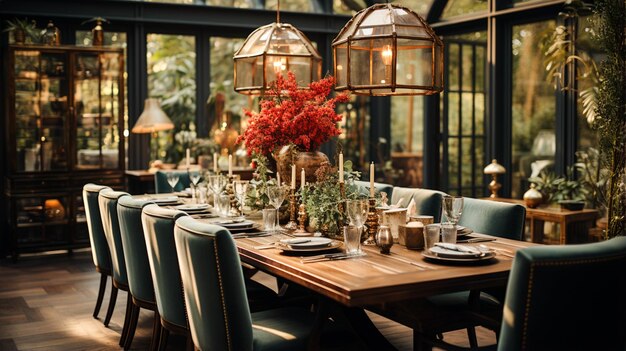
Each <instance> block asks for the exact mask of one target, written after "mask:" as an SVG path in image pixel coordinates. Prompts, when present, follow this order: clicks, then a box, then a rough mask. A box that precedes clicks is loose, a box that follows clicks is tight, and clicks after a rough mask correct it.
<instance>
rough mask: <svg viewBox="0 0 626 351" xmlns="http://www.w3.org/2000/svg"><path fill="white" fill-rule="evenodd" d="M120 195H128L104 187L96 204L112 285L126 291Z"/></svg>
mask: <svg viewBox="0 0 626 351" xmlns="http://www.w3.org/2000/svg"><path fill="white" fill-rule="evenodd" d="M122 196H130V195H129V194H128V193H125V192H123V191H114V190H111V189H104V190H102V191H100V195H99V196H98V204H99V205H100V216H101V217H102V227H103V228H104V234H105V235H106V239H107V243H108V244H109V250H110V251H111V265H112V267H113V286H115V287H116V288H117V289H118V290H122V291H126V292H128V275H127V274H126V261H125V260H124V246H123V244H122V237H121V233H120V223H119V218H118V216H117V202H118V200H119V198H120V197H122ZM131 305H132V299H131V295H130V294H128V298H127V300H126V315H125V317H124V326H123V327H122V335H121V337H120V343H119V344H120V346H123V345H124V343H125V341H126V337H127V336H128V328H129V323H130V320H131V316H130V312H131V311H132V308H131Z"/></svg>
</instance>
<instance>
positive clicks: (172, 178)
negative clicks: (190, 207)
mask: <svg viewBox="0 0 626 351" xmlns="http://www.w3.org/2000/svg"><path fill="white" fill-rule="evenodd" d="M179 178H180V176H179V175H178V173H176V172H169V173H167V183H168V184H169V185H170V186H171V187H172V192H174V187H176V184H178V179H179Z"/></svg>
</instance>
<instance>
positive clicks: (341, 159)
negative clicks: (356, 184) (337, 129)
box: [339, 152, 343, 183]
mask: <svg viewBox="0 0 626 351" xmlns="http://www.w3.org/2000/svg"><path fill="white" fill-rule="evenodd" d="M339 183H343V152H340V153H339Z"/></svg>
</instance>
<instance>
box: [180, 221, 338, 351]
mask: <svg viewBox="0 0 626 351" xmlns="http://www.w3.org/2000/svg"><path fill="white" fill-rule="evenodd" d="M174 236H175V239H176V250H177V252H178V257H179V263H180V270H181V277H182V281H183V287H184V291H185V307H186V309H187V315H188V317H189V325H190V330H191V336H192V338H193V342H194V345H195V347H196V348H197V349H199V350H306V349H307V345H308V342H309V335H310V333H311V331H312V329H313V327H314V325H315V324H314V323H315V317H314V315H313V313H311V312H310V310H308V309H305V308H301V307H282V308H279V309H272V310H266V311H262V312H255V313H252V314H251V313H250V309H249V307H248V303H247V294H246V285H245V283H244V277H243V272H242V269H241V262H240V260H239V254H238V253H237V248H236V247H235V242H234V240H233V238H232V236H231V234H230V232H229V231H228V230H227V229H225V228H223V227H220V226H216V225H212V224H207V223H202V222H200V221H197V220H195V219H193V218H191V217H182V218H179V219H178V220H177V221H176V229H175V233H174ZM342 335H344V337H349V334H348V333H346V334H342Z"/></svg>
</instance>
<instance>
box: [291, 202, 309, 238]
mask: <svg viewBox="0 0 626 351" xmlns="http://www.w3.org/2000/svg"><path fill="white" fill-rule="evenodd" d="M306 217H307V215H306V208H305V207H304V204H300V208H299V210H298V229H297V230H296V231H295V232H294V234H298V235H307V234H308V233H307V231H306V229H305V228H304V227H305V224H306Z"/></svg>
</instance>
